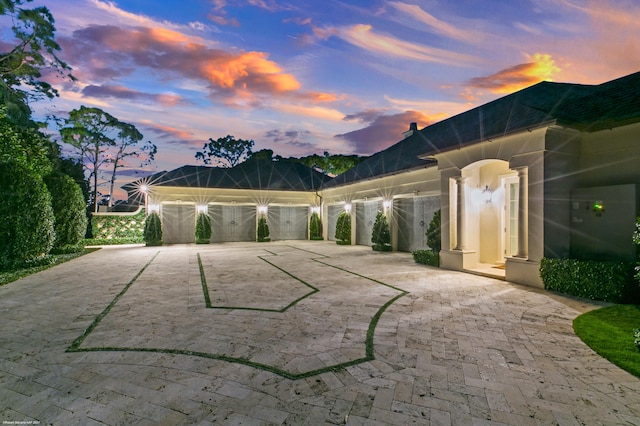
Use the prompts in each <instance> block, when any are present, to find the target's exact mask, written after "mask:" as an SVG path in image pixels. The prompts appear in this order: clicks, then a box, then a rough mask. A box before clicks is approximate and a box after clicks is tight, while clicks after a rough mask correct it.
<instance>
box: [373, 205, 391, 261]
mask: <svg viewBox="0 0 640 426" xmlns="http://www.w3.org/2000/svg"><path fill="white" fill-rule="evenodd" d="M371 242H372V243H373V245H372V246H371V248H372V249H373V250H375V251H391V231H390V230H389V221H388V220H387V215H385V214H384V212H381V211H379V212H378V214H376V221H375V222H374V224H373V230H372V232H371Z"/></svg>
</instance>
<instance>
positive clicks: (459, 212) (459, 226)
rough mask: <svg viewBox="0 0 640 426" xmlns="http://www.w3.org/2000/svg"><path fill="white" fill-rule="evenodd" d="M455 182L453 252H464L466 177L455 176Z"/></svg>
mask: <svg viewBox="0 0 640 426" xmlns="http://www.w3.org/2000/svg"><path fill="white" fill-rule="evenodd" d="M454 179H455V180H456V193H457V197H456V246H455V248H454V250H461V251H462V250H465V249H466V248H467V247H466V244H465V243H466V242H465V233H466V230H467V224H466V222H467V220H466V213H465V201H464V199H465V190H464V187H465V181H466V180H467V178H466V177H462V176H457V177H455V178H454Z"/></svg>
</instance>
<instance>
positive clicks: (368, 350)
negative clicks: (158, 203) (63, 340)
mask: <svg viewBox="0 0 640 426" xmlns="http://www.w3.org/2000/svg"><path fill="white" fill-rule="evenodd" d="M294 248H296V247H294ZM302 251H308V250H302ZM159 253H160V252H159V251H158V252H156V254H155V255H154V256H153V257H152V258H151V259H150V260H149V262H147V263H146V264H145V265H144V266H143V267H142V269H140V271H139V272H138V273H137V274H136V275H135V276H134V277H133V278H132V279H131V281H129V282H128V283H127V284H126V285H125V287H124V288H123V289H122V290H121V291H120V293H118V294H117V295H116V297H115V298H114V299H113V300H112V301H111V303H109V305H108V306H107V307H106V308H105V309H104V310H103V311H102V312H101V313H100V314H99V315H98V316H97V317H96V318H95V319H94V320H93V322H92V323H91V325H90V326H89V327H87V329H86V330H85V331H84V332H83V333H82V335H81V336H80V337H78V338H77V339H76V340H74V341H73V343H72V344H71V346H69V348H68V349H67V350H66V352H139V353H161V354H172V355H188V356H197V357H201V358H207V359H212V360H217V361H225V362H231V363H235V364H241V365H245V366H248V367H252V368H256V369H258V370H262V371H267V372H270V373H273V374H276V375H278V376H281V377H284V378H286V379H290V380H300V379H306V378H309V377H313V376H316V375H319V374H323V373H328V372H337V371H341V370H344V369H346V368H347V367H351V366H354V365H358V364H362V363H365V362H368V361H373V360H374V359H375V355H374V335H375V329H376V326H377V325H378V322H379V321H380V318H381V317H382V314H383V313H384V312H385V311H386V310H387V308H388V307H389V306H391V305H392V304H393V303H394V302H395V301H396V300H398V299H399V298H401V297H402V296H405V295H406V294H408V293H409V292H408V291H406V290H402V289H400V288H398V287H394V286H392V285H389V284H386V283H384V282H382V281H379V280H376V279H373V278H370V277H366V276H364V275H361V274H358V273H356V272H352V271H349V270H347V269H344V268H341V267H339V266H334V265H330V264H328V263H326V262H322V261H320V260H317V259H311V260H313V261H316V262H319V263H322V264H324V265H326V266H329V267H332V268H335V269H338V270H341V271H344V272H347V273H350V274H353V275H355V276H358V277H361V278H364V279H367V280H369V281H372V282H375V283H377V284H381V285H384V286H386V287H389V288H391V289H394V290H396V291H399V292H400V294H398V295H396V296H395V297H393V298H391V299H390V300H388V301H387V303H385V304H384V305H382V306H381V307H380V308H379V309H378V311H377V312H376V313H375V314H374V315H373V317H372V318H371V321H370V322H369V327H368V328H367V333H366V338H365V356H364V357H362V358H357V359H353V360H351V361H346V362H342V363H339V364H334V365H330V366H327V367H323V368H318V369H315V370H310V371H306V372H304V373H298V374H295V373H291V372H290V371H286V370H283V369H280V368H277V367H274V366H272V365H267V364H262V363H259V362H254V361H251V360H248V359H246V358H236V357H230V356H226V355H218V354H212V353H208V352H198V351H189V350H185V349H167V348H133V347H112V346H104V347H91V348H81V347H80V346H81V345H82V343H83V342H84V340H85V339H86V338H87V337H88V336H89V334H91V332H93V330H95V328H96V327H97V326H98V325H99V324H100V322H101V321H102V320H103V319H104V318H105V317H106V316H107V315H108V314H109V312H110V311H111V309H112V308H113V307H114V306H115V305H116V303H118V301H119V300H120V299H121V298H122V297H123V296H124V294H125V293H126V292H127V291H128V290H129V289H130V288H131V286H132V285H133V284H134V283H135V282H136V280H137V279H138V278H139V277H140V275H142V273H143V272H144V271H145V270H146V269H147V267H149V265H151V263H152V262H153V261H154V260H155V258H156V257H157V256H158V254H159ZM316 254H317V253H316ZM320 256H322V257H324V258H328V256H325V255H320ZM258 257H260V256H258ZM262 260H265V259H262ZM265 262H267V263H270V264H271V262H268V261H266V260H265ZM198 265H199V269H200V277H201V280H202V283H203V291H204V289H205V288H206V287H204V286H206V279H205V275H204V270H203V268H202V262H201V261H200V256H199V255H198ZM271 265H273V264H271ZM273 266H275V267H276V268H278V269H280V270H281V271H283V272H285V273H286V274H288V275H289V276H291V277H293V278H295V279H297V280H298V281H301V282H304V281H302V280H300V279H299V278H297V277H295V276H294V275H293V274H291V273H289V272H287V271H285V270H284V269H282V268H280V267H278V266H276V265H273ZM307 285H308V284H307ZM308 286H309V287H312V288H315V287H313V286H310V285H308ZM316 291H319V290H318V289H316ZM314 293H315V292H314ZM305 297H308V296H305ZM209 303H210V302H209ZM296 303H297V302H296ZM226 309H231V308H226ZM236 309H237V308H236ZM245 309H248V308H245ZM253 310H259V309H253Z"/></svg>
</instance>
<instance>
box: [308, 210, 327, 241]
mask: <svg viewBox="0 0 640 426" xmlns="http://www.w3.org/2000/svg"><path fill="white" fill-rule="evenodd" d="M309 239H311V240H323V239H324V238H323V237H322V221H321V220H320V215H319V214H318V213H312V214H311V218H310V219H309Z"/></svg>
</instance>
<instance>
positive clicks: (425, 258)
mask: <svg viewBox="0 0 640 426" xmlns="http://www.w3.org/2000/svg"><path fill="white" fill-rule="evenodd" d="M411 254H412V255H413V260H414V261H415V262H416V263H421V264H423V265H429V266H440V253H439V252H437V251H434V250H415V251H413V252H411Z"/></svg>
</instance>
